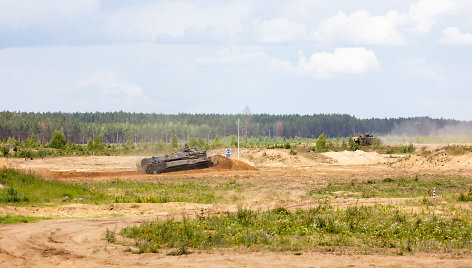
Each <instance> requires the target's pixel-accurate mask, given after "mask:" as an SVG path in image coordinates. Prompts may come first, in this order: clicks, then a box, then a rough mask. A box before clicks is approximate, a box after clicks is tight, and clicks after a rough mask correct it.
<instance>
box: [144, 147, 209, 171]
mask: <svg viewBox="0 0 472 268" xmlns="http://www.w3.org/2000/svg"><path fill="white" fill-rule="evenodd" d="M211 166H213V163H212V162H211V160H210V158H209V157H207V154H206V151H198V150H196V149H194V150H191V149H190V148H188V146H187V145H185V147H184V148H183V149H182V151H181V152H175V153H172V154H170V155H163V156H153V157H150V158H139V159H138V161H137V162H136V167H137V168H138V171H145V172H146V173H148V174H155V173H161V172H168V171H178V170H187V169H198V168H207V167H211Z"/></svg>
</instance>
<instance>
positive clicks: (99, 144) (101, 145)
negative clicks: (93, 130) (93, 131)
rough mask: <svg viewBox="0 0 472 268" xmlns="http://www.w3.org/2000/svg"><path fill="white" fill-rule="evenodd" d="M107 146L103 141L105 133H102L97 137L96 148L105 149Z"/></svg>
mask: <svg viewBox="0 0 472 268" xmlns="http://www.w3.org/2000/svg"><path fill="white" fill-rule="evenodd" d="M104 148H105V144H104V143H103V135H102V134H101V133H100V134H98V135H97V136H96V137H95V149H97V150H103V149H104Z"/></svg>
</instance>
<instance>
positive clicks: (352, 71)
mask: <svg viewBox="0 0 472 268" xmlns="http://www.w3.org/2000/svg"><path fill="white" fill-rule="evenodd" d="M199 62H200V63H201V64H204V65H217V66H218V65H220V66H233V67H234V66H238V67H246V66H259V67H260V66H263V67H265V68H267V67H270V68H275V69H279V70H283V71H284V72H287V73H291V74H295V75H301V76H310V77H313V78H316V79H328V78H333V77H335V76H338V75H359V74H363V73H366V72H369V71H377V70H379V69H380V62H379V61H378V60H377V57H376V56H375V53H374V52H373V51H372V50H368V49H365V48H363V47H354V48H336V49H335V50H334V52H333V53H328V52H320V53H314V54H313V55H311V57H310V58H309V59H308V60H307V59H306V58H305V56H303V54H301V55H300V58H299V61H298V63H297V64H293V63H291V62H289V61H285V60H280V59H277V58H274V57H271V56H269V55H267V54H265V53H263V52H261V51H257V50H253V49H249V50H247V49H243V48H240V47H232V48H231V49H225V50H222V51H220V52H219V54H218V56H217V57H216V58H206V59H201V60H200V61H199Z"/></svg>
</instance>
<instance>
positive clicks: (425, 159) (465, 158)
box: [390, 151, 472, 169]
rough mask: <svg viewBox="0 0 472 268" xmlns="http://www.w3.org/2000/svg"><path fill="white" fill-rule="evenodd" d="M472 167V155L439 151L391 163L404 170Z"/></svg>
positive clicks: (407, 157)
mask: <svg viewBox="0 0 472 268" xmlns="http://www.w3.org/2000/svg"><path fill="white" fill-rule="evenodd" d="M471 165H472V153H466V154H464V155H450V154H448V153H447V152H445V151H439V152H436V153H434V154H431V155H426V156H425V155H409V156H406V157H405V158H403V159H401V160H399V161H397V162H395V163H391V164H390V167H394V168H404V169H437V168H441V169H470V168H471Z"/></svg>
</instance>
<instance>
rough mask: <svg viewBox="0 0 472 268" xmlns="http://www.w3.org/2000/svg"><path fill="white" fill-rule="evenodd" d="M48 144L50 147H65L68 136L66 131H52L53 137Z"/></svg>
mask: <svg viewBox="0 0 472 268" xmlns="http://www.w3.org/2000/svg"><path fill="white" fill-rule="evenodd" d="M48 145H49V147H50V148H56V149H65V147H66V136H65V135H64V133H62V132H60V131H57V130H55V131H54V133H52V137H51V140H50V141H49V144H48Z"/></svg>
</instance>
